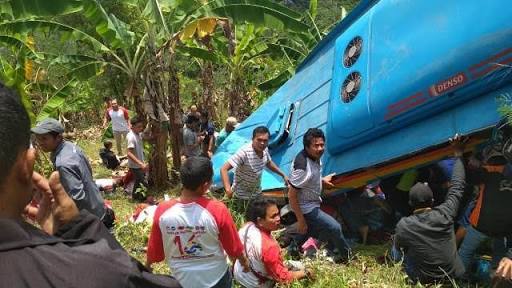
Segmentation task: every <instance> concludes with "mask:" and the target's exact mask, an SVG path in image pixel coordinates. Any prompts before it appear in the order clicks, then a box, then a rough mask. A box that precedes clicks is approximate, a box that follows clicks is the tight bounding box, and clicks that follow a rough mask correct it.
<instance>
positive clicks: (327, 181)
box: [322, 173, 335, 189]
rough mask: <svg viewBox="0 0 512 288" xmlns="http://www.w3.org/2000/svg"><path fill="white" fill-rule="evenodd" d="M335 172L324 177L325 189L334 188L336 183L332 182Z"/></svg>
mask: <svg viewBox="0 0 512 288" xmlns="http://www.w3.org/2000/svg"><path fill="white" fill-rule="evenodd" d="M334 175H335V174H334V173H332V174H329V175H327V176H325V177H324V178H323V179H322V184H323V187H322V188H323V189H332V188H334V184H333V183H332V177H334Z"/></svg>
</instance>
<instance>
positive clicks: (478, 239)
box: [459, 225, 512, 274]
mask: <svg viewBox="0 0 512 288" xmlns="http://www.w3.org/2000/svg"><path fill="white" fill-rule="evenodd" d="M489 238H490V237H489V236H487V235H485V234H484V233H482V232H480V231H478V230H476V229H475V228H473V226H471V225H470V226H468V227H467V232H466V237H464V240H463V241H462V244H461V245H460V248H459V256H460V259H461V260H462V263H463V264H464V268H466V273H468V274H469V273H470V271H471V266H472V264H473V262H474V257H475V251H476V249H478V247H479V246H480V244H482V242H484V241H486V240H487V239H489ZM507 247H512V235H511V236H510V237H507V238H506V239H505V238H504V237H499V238H495V239H494V241H493V255H492V267H497V266H498V263H499V262H500V260H501V258H503V257H504V256H505V253H506V251H507Z"/></svg>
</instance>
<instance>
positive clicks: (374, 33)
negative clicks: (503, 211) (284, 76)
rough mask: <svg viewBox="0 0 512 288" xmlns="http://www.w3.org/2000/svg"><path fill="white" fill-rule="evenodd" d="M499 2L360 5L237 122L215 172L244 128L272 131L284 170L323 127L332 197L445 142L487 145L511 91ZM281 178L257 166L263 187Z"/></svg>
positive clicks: (247, 136)
mask: <svg viewBox="0 0 512 288" xmlns="http://www.w3.org/2000/svg"><path fill="white" fill-rule="evenodd" d="M507 7H510V5H509V3H508V1H506V0H492V1H484V2H481V1H465V2H460V1H441V0H433V1H424V0H421V1H408V0H381V1H375V0H374V1H361V3H360V4H359V5H358V6H357V7H356V8H355V9H354V10H353V11H352V13H350V14H349V15H348V16H347V17H346V18H344V19H343V21H341V22H340V23H339V24H338V25H337V26H336V27H335V28H334V29H333V30H332V31H331V32H330V34H329V35H327V36H326V37H325V38H324V39H323V40H322V41H321V42H320V43H319V44H318V46H317V47H316V48H315V49H314V50H313V51H312V52H311V54H310V55H309V56H308V57H307V58H306V59H305V60H304V62H303V63H302V64H301V65H300V66H299V67H298V68H297V71H296V74H295V75H294V76H293V77H292V78H291V79H290V80H288V81H287V82H286V83H285V84H284V85H283V86H282V87H280V88H279V89H278V90H277V91H276V92H275V93H274V95H272V96H271V97H270V98H269V99H268V100H267V101H266V102H265V103H264V104H263V105H262V106H261V107H260V108H259V109H258V110H256V111H255V112H254V113H253V114H252V115H251V116H250V117H249V118H248V119H247V120H245V121H244V122H243V123H241V124H240V125H239V126H238V127H237V129H236V130H235V131H234V132H232V133H231V134H230V135H229V137H228V138H227V139H226V140H225V141H224V143H223V144H222V145H221V146H220V147H219V148H218V150H217V152H216V153H215V155H214V157H213V163H214V169H215V176H214V186H213V187H214V189H219V188H221V187H222V181H221V179H220V168H221V167H222V165H223V164H224V163H225V161H226V160H227V159H228V158H229V157H230V156H231V155H233V154H234V153H235V152H236V151H237V150H238V149H239V148H240V147H241V146H242V145H244V144H246V143H248V142H249V141H251V136H252V130H253V129H254V128H255V127H257V126H259V125H265V126H267V127H268V128H269V129H270V132H271V138H270V143H269V149H270V153H271V155H272V159H273V160H274V162H275V163H276V164H278V165H279V167H280V168H281V169H282V170H283V171H284V172H285V173H288V172H289V171H290V165H291V164H292V161H293V159H294V157H295V155H296V154H297V153H298V152H299V151H300V150H302V149H303V144H302V137H303V135H304V133H305V132H306V130H307V129H308V128H311V127H317V128H321V129H322V130H323V131H324V132H325V134H326V151H325V154H324V156H323V158H322V161H323V174H324V175H328V174H332V173H335V175H336V177H335V180H334V182H335V184H336V186H337V189H338V190H339V191H340V193H341V192H343V191H347V190H350V189H353V188H356V187H360V186H363V185H365V184H366V183H369V182H370V181H372V180H374V179H378V178H385V177H388V176H392V175H395V174H398V173H401V172H403V171H405V170H407V169H409V168H412V167H420V166H422V165H427V164H429V163H432V162H435V161H438V160H440V159H442V158H444V157H446V156H448V155H449V153H450V149H449V147H448V143H447V139H448V138H449V137H451V136H452V135H454V134H456V133H459V134H464V135H472V137H471V138H470V139H471V140H470V143H469V145H467V146H468V149H471V148H472V147H474V146H475V145H479V144H481V143H484V142H485V141H487V139H488V138H489V136H490V131H491V129H492V127H494V125H495V124H496V123H497V122H498V121H499V120H500V115H499V113H498V108H499V106H500V105H501V103H500V102H501V101H505V102H506V101H508V98H509V97H510V96H512V94H511V93H512V68H511V67H512V66H511V65H512V19H511V17H510V11H511V10H510V8H507ZM284 187H285V184H284V183H283V181H282V179H281V178H280V177H279V176H277V175H275V174H272V173H270V172H267V171H265V172H264V174H263V176H262V189H263V191H264V192H265V194H266V195H268V196H273V197H280V196H283V195H285V194H284V193H283V192H284V191H285V189H284Z"/></svg>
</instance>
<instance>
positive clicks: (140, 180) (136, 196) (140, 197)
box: [130, 168, 148, 201]
mask: <svg viewBox="0 0 512 288" xmlns="http://www.w3.org/2000/svg"><path fill="white" fill-rule="evenodd" d="M130 171H132V173H133V176H134V177H135V184H133V190H132V198H133V200H136V201H144V200H146V197H145V196H144V194H143V193H140V192H137V189H138V188H140V185H141V184H142V185H144V187H148V183H147V182H146V173H145V172H144V171H143V170H142V169H140V168H130Z"/></svg>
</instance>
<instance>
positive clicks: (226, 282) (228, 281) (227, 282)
mask: <svg viewBox="0 0 512 288" xmlns="http://www.w3.org/2000/svg"><path fill="white" fill-rule="evenodd" d="M231 287H233V276H231V271H229V268H228V270H227V271H226V273H224V276H222V278H220V280H219V282H217V284H215V285H213V287H212V288H231Z"/></svg>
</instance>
